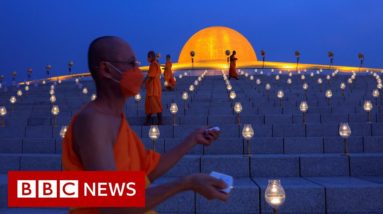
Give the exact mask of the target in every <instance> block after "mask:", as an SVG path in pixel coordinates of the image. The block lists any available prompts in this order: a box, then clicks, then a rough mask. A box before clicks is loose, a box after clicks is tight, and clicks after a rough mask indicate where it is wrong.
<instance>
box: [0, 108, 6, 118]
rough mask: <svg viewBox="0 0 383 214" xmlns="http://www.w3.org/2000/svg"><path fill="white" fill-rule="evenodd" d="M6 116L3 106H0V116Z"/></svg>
mask: <svg viewBox="0 0 383 214" xmlns="http://www.w3.org/2000/svg"><path fill="white" fill-rule="evenodd" d="M6 114H7V109H6V108H5V106H0V116H2V117H4V116H5V115H6Z"/></svg>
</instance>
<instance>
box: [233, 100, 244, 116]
mask: <svg viewBox="0 0 383 214" xmlns="http://www.w3.org/2000/svg"><path fill="white" fill-rule="evenodd" d="M241 111H242V105H241V103H240V102H236V103H235V104H234V112H235V113H237V114H239V113H241Z"/></svg>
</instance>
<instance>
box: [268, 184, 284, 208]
mask: <svg viewBox="0 0 383 214" xmlns="http://www.w3.org/2000/svg"><path fill="white" fill-rule="evenodd" d="M285 199H286V194H285V190H284V189H283V187H282V185H281V182H280V180H269V183H268V185H267V187H266V191H265V201H266V203H267V204H269V205H270V206H271V207H272V208H274V209H278V208H279V207H280V206H281V205H283V203H284V202H285Z"/></svg>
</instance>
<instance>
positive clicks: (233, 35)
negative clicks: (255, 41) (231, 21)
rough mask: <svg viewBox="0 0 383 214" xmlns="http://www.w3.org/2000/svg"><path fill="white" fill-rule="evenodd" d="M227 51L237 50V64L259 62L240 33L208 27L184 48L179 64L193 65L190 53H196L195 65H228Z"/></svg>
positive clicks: (218, 27) (222, 28)
mask: <svg viewBox="0 0 383 214" xmlns="http://www.w3.org/2000/svg"><path fill="white" fill-rule="evenodd" d="M226 50H230V51H232V50H235V51H236V52H237V55H236V56H237V58H238V59H239V60H238V62H237V64H238V65H240V64H244V62H254V61H257V57H256V55H255V52H254V49H253V47H252V45H251V44H250V42H249V41H247V39H246V38H245V37H244V36H242V35H241V34H240V33H239V32H237V31H235V30H233V29H230V28H227V27H220V26H214V27H208V28H205V29H202V30H200V31H198V32H197V33H195V34H194V35H193V36H192V37H191V38H190V39H189V40H188V41H187V42H186V44H185V45H184V47H183V48H182V51H181V54H180V56H179V58H178V63H191V57H190V52H191V51H195V56H194V64H195V65H197V66H198V64H199V63H209V62H210V63H217V62H218V63H222V64H223V65H227V56H226V54H225V51H226Z"/></svg>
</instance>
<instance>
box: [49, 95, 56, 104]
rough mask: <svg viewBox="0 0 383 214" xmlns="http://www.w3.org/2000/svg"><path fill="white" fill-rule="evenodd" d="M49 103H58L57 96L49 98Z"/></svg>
mask: <svg viewBox="0 0 383 214" xmlns="http://www.w3.org/2000/svg"><path fill="white" fill-rule="evenodd" d="M49 101H50V102H51V103H55V102H56V96H55V95H51V97H50V98H49Z"/></svg>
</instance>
